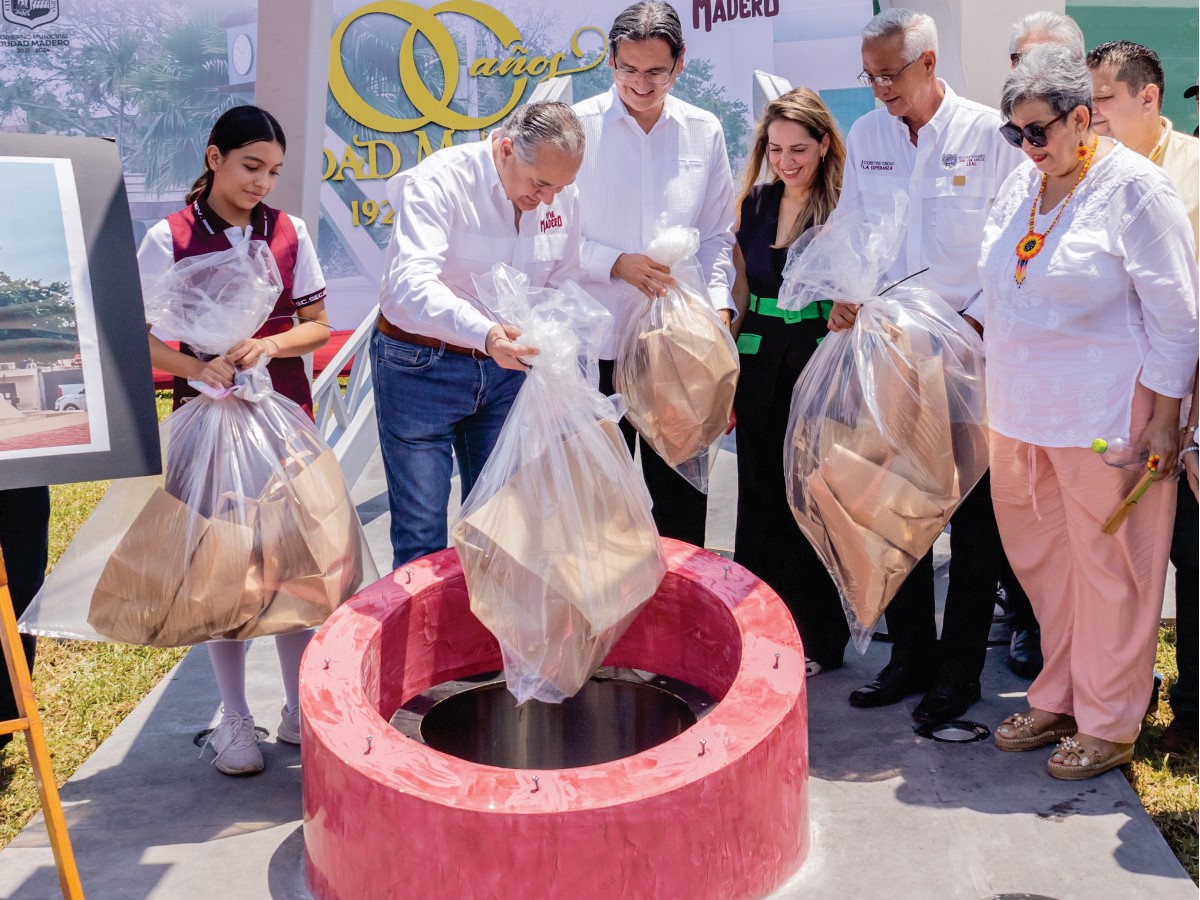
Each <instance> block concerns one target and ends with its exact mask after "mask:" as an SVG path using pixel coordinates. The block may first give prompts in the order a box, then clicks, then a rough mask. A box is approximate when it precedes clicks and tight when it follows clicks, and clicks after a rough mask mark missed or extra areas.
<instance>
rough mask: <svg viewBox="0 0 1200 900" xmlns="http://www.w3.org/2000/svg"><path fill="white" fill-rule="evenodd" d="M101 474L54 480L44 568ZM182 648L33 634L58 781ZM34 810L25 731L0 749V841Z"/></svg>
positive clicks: (166, 405)
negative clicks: (64, 481) (61, 482)
mask: <svg viewBox="0 0 1200 900" xmlns="http://www.w3.org/2000/svg"><path fill="white" fill-rule="evenodd" d="M157 400H158V413H159V419H162V418H163V417H164V416H165V415H166V414H167V413H169V412H170V411H171V400H170V394H168V393H164V392H159V394H158V396H157ZM107 487H108V482H107V481H95V482H88V483H83V484H64V485H55V486H54V487H52V488H51V489H50V567H51V568H53V566H54V564H55V563H56V562H57V561H58V559H59V557H60V556H62V553H63V550H65V549H66V547H67V545H68V544H69V543H70V542H71V539H72V538H73V537H74V536H75V532H76V531H78V530H79V527H80V526H81V525H82V524H83V523H84V522H85V521H86V520H87V517H88V516H89V515H91V512H92V509H93V508H94V507H95V505H96V504H97V503H98V502H99V500H100V498H101V497H102V496H103V495H104V491H105V489H106V488H107ZM184 652H185V650H182V649H170V650H160V649H155V648H151V647H131V646H129V645H127V644H96V643H91V642H85V641H55V640H47V639H42V640H40V641H38V650H37V662H36V665H35V666H34V673H33V675H34V677H33V686H34V692H35V694H36V695H37V698H38V708H39V710H40V711H41V715H42V724H43V726H44V727H45V730H46V743H47V744H48V745H49V748H50V757H51V759H52V760H53V763H54V774H55V778H56V780H57V782H58V784H60V785H61V784H62V783H63V782H64V781H66V780H67V779H68V778H70V777H71V775H72V774H74V772H75V770H76V769H78V768H79V767H80V766H81V765H82V764H83V762H84V760H86V759H87V758H88V757H89V756H90V755H91V754H92V752H93V751H94V750H95V749H96V748H97V747H98V746H100V744H101V743H102V742H103V741H104V739H105V738H107V737H108V736H109V735H110V734H111V733H112V731H113V729H114V728H116V727H117V725H119V724H120V723H121V720H122V719H124V718H125V717H126V716H127V715H129V713H130V712H131V711H132V710H133V708H134V707H135V706H137V704H138V703H139V702H140V701H141V699H142V698H143V697H145V696H146V694H148V693H149V692H150V690H151V688H153V687H154V686H155V685H156V684H158V682H159V680H161V679H162V677H163V676H164V675H166V674H167V673H168V672H169V671H171V669H172V668H174V666H175V664H176V663H177V662H179V660H180V659H182V658H183V654H184ZM37 810H38V797H37V786H36V784H35V782H34V779H33V770H32V769H31V767H30V765H29V756H28V753H27V751H26V748H25V740H24V737H23V736H21V735H18V736H17V737H16V739H15V740H13V742H12V743H10V744H9V745H8V747H7V748H5V749H4V750H0V847H4V846H5V845H6V844H7V843H8V842H9V841H11V840H12V839H13V838H14V837H16V835H17V833H18V832H19V831H20V830H21V829H22V828H23V827H24V826H25V823H26V822H28V821H29V819H30V818H31V817H32V816H33V814H34V813H36V812H37Z"/></svg>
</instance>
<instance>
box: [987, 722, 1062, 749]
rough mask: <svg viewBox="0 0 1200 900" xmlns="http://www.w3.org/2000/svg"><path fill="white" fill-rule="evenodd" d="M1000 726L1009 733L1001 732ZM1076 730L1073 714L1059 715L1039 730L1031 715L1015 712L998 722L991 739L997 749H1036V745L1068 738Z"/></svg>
mask: <svg viewBox="0 0 1200 900" xmlns="http://www.w3.org/2000/svg"><path fill="white" fill-rule="evenodd" d="M1001 728H1008V729H1009V731H1010V732H1011V733H1010V734H1001V733H1000V729H1001ZM1078 730H1079V726H1078V725H1076V724H1075V717H1074V716H1060V717H1059V718H1057V719H1055V720H1054V721H1053V722H1051V723H1050V724H1049V725H1047V726H1046V727H1044V728H1043V729H1042V730H1041V731H1039V730H1038V728H1037V722H1036V720H1035V719H1034V718H1033V716H1030V715H1027V714H1026V713H1015V714H1013V715H1011V716H1009V717H1008V718H1007V719H1005V720H1004V721H1003V722H1001V723H1000V726H999V728H997V729H996V731H995V734H994V735H993V739H994V741H995V744H996V748H997V749H998V750H1007V751H1010V752H1016V751H1021V750H1036V749H1037V748H1038V747H1045V746H1046V745H1047V744H1053V743H1054V742H1055V741H1058V740H1061V739H1062V738H1068V737H1070V736H1071V735H1073V734H1074V733H1075V732H1076V731H1078Z"/></svg>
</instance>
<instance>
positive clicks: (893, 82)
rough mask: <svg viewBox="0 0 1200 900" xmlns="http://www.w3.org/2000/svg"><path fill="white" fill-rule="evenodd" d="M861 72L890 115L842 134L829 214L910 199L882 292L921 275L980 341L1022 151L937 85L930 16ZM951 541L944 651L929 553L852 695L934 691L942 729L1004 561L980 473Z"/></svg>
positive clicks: (927, 701) (961, 700) (925, 713)
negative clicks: (984, 279)
mask: <svg viewBox="0 0 1200 900" xmlns="http://www.w3.org/2000/svg"><path fill="white" fill-rule="evenodd" d="M862 61H863V72H862V74H861V75H860V76H859V78H860V80H861V81H862V83H863V84H864V85H866V86H868V87H870V88H872V89H873V90H874V92H875V97H876V99H877V100H879V101H880V102H881V103H882V104H883V107H884V108H883V109H876V110H874V111H873V112H870V113H868V114H867V115H865V116H863V117H862V118H860V119H859V120H858V121H857V122H855V123H854V126H853V127H852V128H851V129H850V136H849V138H848V139H847V141H846V145H847V146H846V170H845V178H844V181H843V186H842V196H841V200H840V201H839V203H838V208H837V210H836V211H835V212H834V216H835V217H837V216H841V215H845V214H849V213H853V212H854V211H855V210H857V209H860V208H862V207H866V208H868V209H873V208H886V207H890V206H891V204H892V203H893V194H894V192H896V191H899V192H902V193H904V194H906V195H907V197H908V203H909V205H908V214H907V223H906V231H905V235H904V239H903V242H902V244H901V247H900V252H899V254H898V255H897V257H896V259H895V261H894V262H893V264H892V267H891V269H890V270H889V271H888V273H887V281H889V282H891V281H898V280H899V279H901V278H904V277H905V276H907V275H911V274H912V273H914V272H920V271H921V270H927V271H925V272H924V273H923V274H921V275H918V276H917V278H916V279H915V282H916V283H918V284H920V285H922V286H923V287H926V288H929V289H930V290H933V291H935V292H936V293H937V294H938V295H940V296H941V297H942V298H943V299H944V300H945V301H946V302H947V303H948V304H950V306H951V307H953V308H954V309H955V310H957V311H958V312H960V313H961V314H962V315H963V317H964V318H965V319H966V320H967V321H968V322H969V323H970V324H971V325H972V326H974V327H975V328H976V329H977V330H979V331H980V332H982V312H981V305H982V304H981V303H980V302H979V299H980V283H979V275H978V272H977V269H976V267H977V265H978V263H979V247H980V243H981V241H982V239H983V228H984V225H985V223H986V221H987V216H988V213H989V211H990V210H991V206H992V202H993V201H994V200H995V197H996V194H997V191H998V190H999V188H1000V185H1001V183H1002V182H1003V181H1004V179H1005V177H1006V176H1007V175H1008V174H1009V172H1011V171H1012V170H1013V168H1015V166H1016V165H1017V163H1018V162H1019V161H1020V158H1021V157H1020V154H1019V153H1018V152H1017V151H1016V150H1015V149H1014V148H1013V147H1011V146H1009V144H1008V143H1007V142H1006V141H1005V140H1004V138H1003V136H1002V135H1001V134H1000V131H999V127H1000V125H1001V119H1000V116H999V114H998V113H997V112H996V111H995V110H993V109H990V108H988V107H986V106H983V105H981V104H979V103H975V102H973V101H971V100H967V99H964V98H961V97H959V96H958V95H957V94H955V93H954V91H953V90H951V88H950V86H949V85H947V84H946V83H945V82H944V81H942V80H941V79H939V78H938V77H937V29H936V26H935V25H934V23H933V20H932V19H931V18H930V17H929V16H927V15H925V14H923V13H918V12H913V11H912V10H907V9H890V10H887V11H885V12H882V13H880V14H879V15H877V16H875V18H873V19H872V20H871V21H870V22H869V23H868V24H867V26H866V27H865V28H864V29H863V31H862ZM857 312H858V310H857V307H855V306H852V305H849V304H845V303H837V304H834V308H833V311H832V312H831V313H830V317H829V328H830V330H832V331H838V330H841V329H844V328H850V327H853V325H854V321H855V317H856V315H857ZM950 541H951V544H950V546H951V561H950V585H949V589H948V592H947V596H946V607H945V615H944V617H943V624H942V635H941V640H940V641H939V640H938V635H937V625H936V622H935V619H934V598H933V557H932V553H930V554H927V555H926V556H925V558H924V559H922V560H921V561H920V562H919V563H918V564H917V565H916V567H915V568H914V569H913V571H912V572H911V573H910V574H909V576H908V579H907V580H906V581H905V583H904V585H903V586H902V587H901V588H900V590H899V592H898V593H897V594H896V597H895V598H894V599H893V601H892V603H891V605H890V606H889V607H888V611H887V625H888V633H889V634H890V636H891V638H892V641H893V645H892V657H891V661H890V662H889V663H888V665H887V666H886V667H885V668H884V669H883V670H882V671H881V672H880V673H879V674H878V675H877V676H876V677H875V678H874V679H873V680H871V681H870V682H868V683H867V684H865V685H864V686H863V687H861V688H859V689H858V690H856V691H854V692H853V693H852V694H851V695H850V704H851V705H852V706H857V707H878V706H887V705H890V704H893V703H897V702H899V701H900V700H902V699H904V697H906V696H907V695H909V694H912V693H916V692H919V691H925V690H926V689H928V692H927V693H926V694H925V697H924V699H922V700H921V702H920V703H919V704H918V705H917V707H916V709H915V710H913V718H914V719H916V720H917V721H921V722H940V721H947V720H950V719H954V718H956V717H958V716H960V715H961V714H962V713H963V712H965V711H966V710H967V709H968V708H969V707H970V706H971V704H973V703H974V702H975V701H977V700H978V699H979V696H980V686H979V675H980V672H981V671H982V669H983V662H984V653H985V650H986V648H987V637H988V631H989V630H990V628H991V622H992V611H993V608H994V605H995V598H996V582H997V577H998V575H999V573H1000V565H1001V557H1002V554H1001V549H1000V536H999V533H998V532H997V530H996V520H995V516H994V514H993V512H992V502H991V495H990V490H989V483H988V479H987V476H984V479H983V480H982V481H981V482H980V483H979V484H978V485H977V486H976V487H975V489H974V490H973V491H972V492H971V493H970V494H969V495H968V496H967V498H966V499H965V500H964V501H963V503H962V505H961V506H960V507H959V509H958V511H957V512H956V513H955V515H954V518H953V520H952V529H951V535H950Z"/></svg>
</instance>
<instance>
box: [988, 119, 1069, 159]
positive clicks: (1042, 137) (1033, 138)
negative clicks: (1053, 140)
mask: <svg viewBox="0 0 1200 900" xmlns="http://www.w3.org/2000/svg"><path fill="white" fill-rule="evenodd" d="M1070 114H1071V110H1067V111H1066V112H1065V113H1063V114H1062V115H1061V116H1056V117H1055V118H1053V119H1051V120H1050V121H1049V122H1047V123H1046V124H1045V125H1026V126H1025V127H1024V128H1018V127H1017V126H1016V125H1014V124H1013V123H1012V122H1005V123H1004V124H1003V125H1001V126H1000V133H1001V134H1002V135H1004V139H1005V140H1006V141H1008V142H1009V143H1010V144H1012V145H1013V146H1014V147H1016V148H1017V149H1018V150H1019V149H1020V148H1021V141H1022V140H1026V141H1029V146H1031V147H1045V146H1046V143H1047V142H1048V141H1049V140H1050V139H1049V138H1048V137H1046V129H1047V128H1049V127H1050V126H1051V125H1053V124H1054V123H1055V122H1061V121H1062V120H1063V119H1065V118H1066V117H1067V116H1069V115H1070Z"/></svg>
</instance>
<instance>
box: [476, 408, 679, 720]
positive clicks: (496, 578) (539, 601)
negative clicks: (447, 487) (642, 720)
mask: <svg viewBox="0 0 1200 900" xmlns="http://www.w3.org/2000/svg"><path fill="white" fill-rule="evenodd" d="M598 426H599V428H600V429H601V430H602V431H603V433H604V435H605V437H606V438H607V440H608V441H610V442H611V443H612V445H613V448H614V452H618V453H620V454H626V453H627V451H626V449H625V446H624V443H623V440H622V438H621V434H620V431H619V429H618V428H617V426H616V425H614V424H613V423H611V422H608V421H602V422H600V423H598ZM564 440H565V443H566V444H567V446H566V447H565V448H564V449H565V451H566V452H565V453H564V454H556V455H555V456H556V457H557V458H558V459H559V460H560V461H561V460H563V459H565V460H566V463H567V466H568V467H569V471H568V472H567V473H565V474H564V473H562V472H559V473H557V474H556V473H555V472H554V470H553V466H554V463H552V461H551V456H550V455H549V454H545V455H542V456H540V457H538V458H537V459H536V460H534V461H533V462H532V463H530V464H529V465H527V466H525V467H523V468H522V469H520V470H519V471H517V472H516V473H515V474H514V475H513V476H512V477H511V478H510V479H509V480H508V481H507V482H506V483H505V485H504V487H503V488H502V489H501V490H500V491H498V492H497V493H496V494H495V495H493V496H492V497H491V498H489V499H488V500H487V501H486V502H485V503H484V504H483V505H482V506H480V507H479V508H478V509H477V510H475V511H474V512H473V513H471V514H470V515H469V516H467V517H466V518H465V519H463V520H461V521H459V522H458V523H457V524H456V525H455V527H454V531H453V539H454V545H455V547H456V548H457V549H458V553H459V557H460V559H461V560H462V564H463V569H464V570H465V571H466V572H467V573H468V586H469V589H470V592H471V610H472V612H474V613H475V615H476V616H477V617H478V618H479V619H480V621H481V622H483V624H484V625H485V626H487V628H488V630H490V631H491V632H492V633H493V634H495V635H497V638H498V639H500V643H501V645H502V646H506V647H507V648H508V649H509V651H510V652H512V653H514V654H515V655H517V656H520V657H521V658H523V659H526V660H528V661H532V662H533V663H534V664H535V665H536V666H538V667H539V668H541V669H542V674H543V675H544V676H545V677H546V679H547V680H548V681H551V682H553V683H554V684H555V685H556V686H557V687H558V688H559V689H560V690H561V691H562V692H563V693H564V694H567V695H568V696H570V695H573V694H574V693H575V692H576V691H578V689H579V688H580V687H581V686H582V685H583V683H584V682H586V681H587V679H588V678H589V677H590V676H591V674H592V672H593V671H594V670H595V668H596V667H597V666H599V664H600V661H602V660H603V657H604V655H605V654H606V653H607V651H608V649H609V648H610V647H611V645H612V643H613V642H615V640H616V638H617V637H619V636H620V632H621V630H623V628H624V626H625V625H626V624H627V623H628V622H629V621H632V617H633V616H634V615H636V613H637V611H638V609H640V607H641V605H642V603H644V602H645V600H646V599H647V598H649V597H650V596H651V595H652V594H653V593H654V592H655V590H657V588H658V583H659V581H660V580H661V578H662V575H663V564H662V559H661V556H660V550H659V544H658V533H657V531H656V530H655V528H654V524H653V520H652V519H650V518H649V517H648V516H646V517H645V520H644V521H643V519H642V516H640V515H639V514H638V512H637V510H636V508H635V507H633V506H631V505H628V504H626V503H624V502H623V500H624V499H625V498H626V496H627V494H626V491H627V490H628V488H627V487H626V486H624V485H622V484H614V483H610V482H609V481H608V479H607V477H606V474H605V472H604V471H603V469H602V468H595V467H591V466H589V463H590V461H591V460H590V457H589V455H588V454H584V453H579V452H578V451H577V445H578V443H579V436H578V435H577V436H575V437H574V439H572V438H571V437H567V438H565V439H564ZM562 484H569V485H570V486H571V488H572V489H574V490H575V491H576V494H575V496H573V497H570V498H564V497H560V496H557V495H556V490H555V487H556V485H562ZM539 501H544V502H539ZM564 501H569V502H570V504H571V505H570V506H569V507H567V506H563V505H561V504H563V503H564ZM531 506H533V507H535V508H540V509H541V510H543V511H544V513H548V514H543V515H537V514H532V515H531V514H530V507H531ZM576 508H578V509H579V510H588V511H596V512H597V514H598V517H597V518H595V519H593V518H592V517H591V516H590V515H586V514H585V515H583V516H579V515H578V514H577V513H576ZM581 525H582V527H583V528H584V529H585V531H584V533H583V534H582V535H580V533H579V528H580V526H581ZM568 535H570V536H571V539H568ZM581 542H582V544H583V546H585V547H586V551H585V552H579V550H578V549H577V548H578V547H579V546H580V543H581ZM606 638H607V640H606ZM597 654H598V656H597ZM541 660H545V662H544V663H543V662H541Z"/></svg>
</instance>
